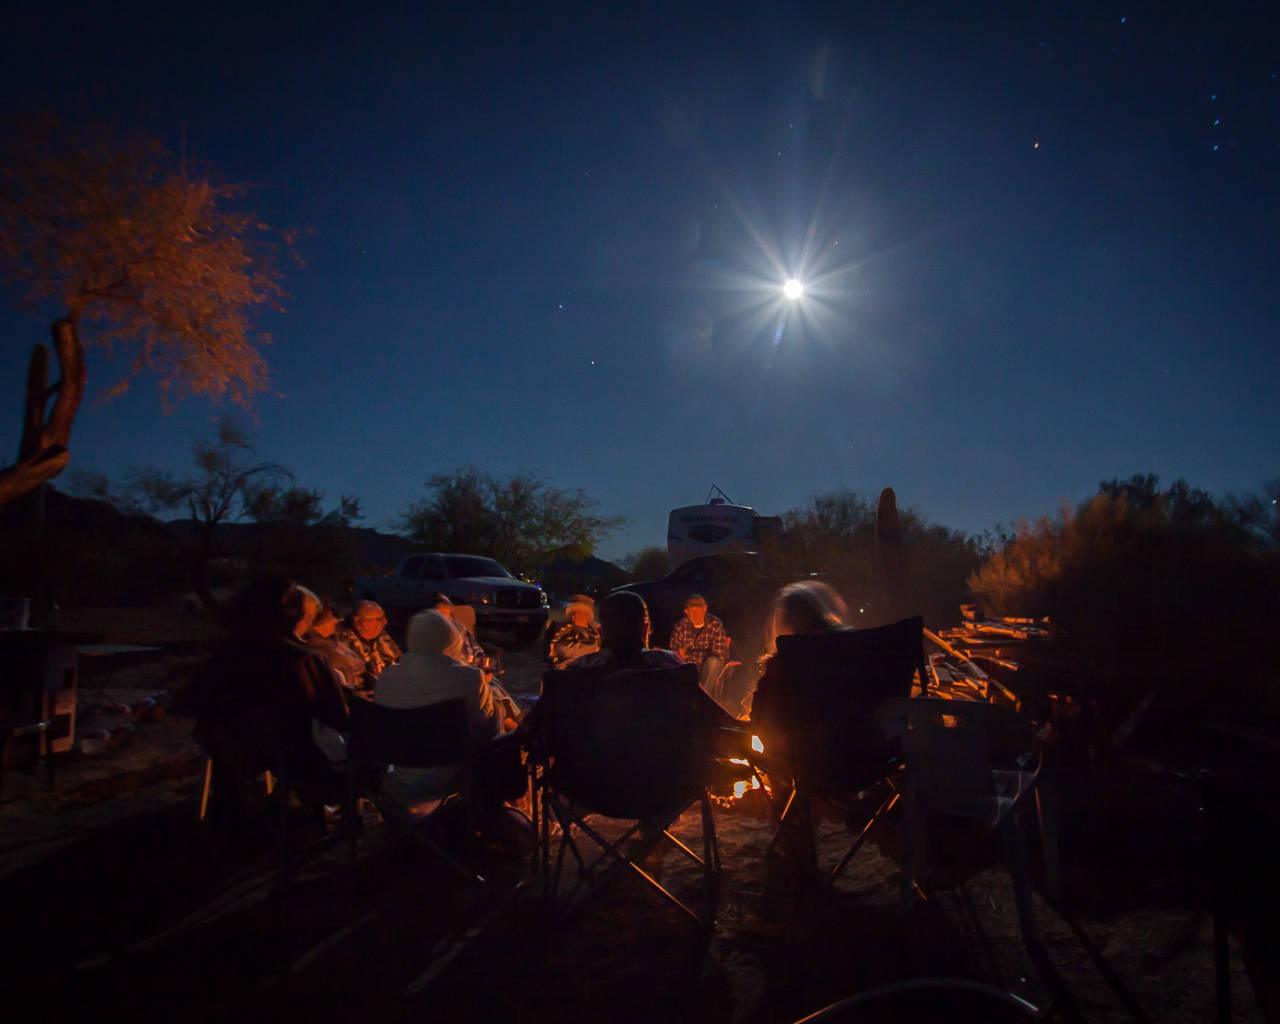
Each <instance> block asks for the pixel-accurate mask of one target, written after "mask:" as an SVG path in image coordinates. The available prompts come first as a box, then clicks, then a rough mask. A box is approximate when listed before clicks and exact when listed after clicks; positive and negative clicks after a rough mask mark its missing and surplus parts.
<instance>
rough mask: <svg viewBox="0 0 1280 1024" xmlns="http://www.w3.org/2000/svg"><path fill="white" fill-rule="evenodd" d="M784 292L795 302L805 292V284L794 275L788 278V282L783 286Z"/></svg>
mask: <svg viewBox="0 0 1280 1024" xmlns="http://www.w3.org/2000/svg"><path fill="white" fill-rule="evenodd" d="M782 294H783V295H785V296H786V297H787V298H788V299H790V300H791V301H792V302H795V301H796V299H798V298H800V296H801V295H803V294H804V285H803V284H801V283H800V282H799V281H798V280H796V279H795V278H794V277H790V278H788V279H787V282H786V284H784V285H783V286H782Z"/></svg>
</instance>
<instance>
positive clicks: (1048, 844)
mask: <svg viewBox="0 0 1280 1024" xmlns="http://www.w3.org/2000/svg"><path fill="white" fill-rule="evenodd" d="M878 718H879V720H880V723H881V727H882V729H883V730H884V732H885V733H886V735H890V736H897V737H900V738H901V740H902V744H903V752H904V758H905V761H906V772H905V779H904V783H903V794H904V799H903V804H904V807H905V814H904V818H903V828H902V865H901V872H900V875H899V878H900V883H899V892H900V905H901V909H902V910H903V911H905V910H906V908H907V906H908V905H909V903H910V901H911V899H912V896H913V893H914V891H915V888H916V886H915V879H916V876H917V874H918V873H919V871H920V869H921V867H922V865H923V863H924V859H925V850H926V836H927V823H928V820H929V818H930V816H933V815H945V816H949V817H957V818H966V819H971V820H973V821H975V822H977V823H978V824H979V825H980V826H981V827H983V828H984V830H985V831H986V832H988V833H989V832H991V831H994V830H997V829H998V830H999V831H1000V833H1001V835H1002V837H1003V839H1004V844H1005V849H1006V853H1007V855H1008V858H1009V873H1010V876H1011V877H1012V880H1013V891H1014V898H1015V900H1016V902H1017V907H1018V919H1019V922H1020V924H1021V926H1022V932H1023V936H1024V937H1025V938H1027V939H1031V938H1032V937H1033V935H1034V933H1035V925H1034V919H1033V917H1032V913H1031V891H1030V881H1029V878H1028V871H1027V851H1026V841H1025V836H1024V824H1025V823H1024V821H1023V814H1024V812H1025V811H1026V810H1027V809H1028V798H1029V797H1030V798H1031V802H1030V805H1031V806H1034V807H1035V808H1036V811H1037V816H1038V820H1039V823H1040V828H1041V836H1042V839H1043V842H1044V850H1045V860H1046V865H1047V868H1048V872H1049V884H1050V887H1051V889H1053V890H1056V888H1057V878H1056V873H1057V842H1056V834H1055V829H1054V827H1053V823H1052V822H1046V820H1045V817H1044V815H1043V814H1040V813H1039V811H1040V804H1039V797H1038V792H1037V782H1038V780H1039V776H1040V752H1039V750H1038V746H1037V744H1036V741H1035V736H1034V734H1033V733H1032V730H1031V727H1030V723H1028V722H1027V721H1026V720H1025V719H1024V718H1022V716H1021V715H1019V714H1018V713H1017V712H1016V711H1014V710H1013V709H1012V708H1009V707H1005V706H1002V705H996V704H988V703H985V702H980V701H969V700H941V699H938V698H916V699H914V700H909V699H900V700H893V701H888V702H886V703H885V704H884V705H883V706H882V707H881V708H880V711H879V712H878ZM1032 794H1035V796H1032Z"/></svg>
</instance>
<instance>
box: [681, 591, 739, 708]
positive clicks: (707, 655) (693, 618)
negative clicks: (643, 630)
mask: <svg viewBox="0 0 1280 1024" xmlns="http://www.w3.org/2000/svg"><path fill="white" fill-rule="evenodd" d="M668 646H670V648H671V649H672V650H673V651H675V652H676V654H678V655H680V657H682V658H683V659H684V660H685V661H688V662H691V663H693V664H694V665H697V666H698V685H699V686H701V687H702V688H703V689H704V690H706V691H708V692H711V691H712V689H713V688H714V686H715V683H716V681H717V680H718V679H719V678H720V673H721V672H722V671H724V666H725V662H727V661H728V660H729V636H728V634H726V633H725V631H724V623H723V622H721V621H720V620H719V619H718V618H716V617H715V616H714V615H711V614H710V613H708V611H707V601H706V598H704V597H703V596H702V595H701V594H694V595H692V596H691V597H690V598H689V599H688V600H687V601H685V603H684V618H682V619H681V620H680V621H679V622H677V623H676V626H675V629H673V630H672V631H671V643H670V644H669V645H668Z"/></svg>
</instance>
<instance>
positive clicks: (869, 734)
mask: <svg viewBox="0 0 1280 1024" xmlns="http://www.w3.org/2000/svg"><path fill="white" fill-rule="evenodd" d="M923 629H924V622H923V620H922V619H921V618H920V617H919V616H917V617H915V618H911V619H904V620H903V621H902V622H898V623H895V624H894V625H891V626H881V627H879V628H876V629H860V630H847V631H841V632H837V633H823V634H817V635H803V636H780V637H778V642H777V643H778V650H777V654H776V655H775V656H774V663H773V664H770V666H769V667H768V668H767V669H766V672H765V675H764V676H762V677H761V680H760V688H759V689H758V690H757V693H756V697H755V701H754V704H753V709H752V730H753V731H754V732H756V733H757V734H759V736H760V737H761V739H762V741H763V745H764V751H763V758H762V759H761V761H760V764H761V766H762V768H763V770H764V771H765V773H766V774H767V776H768V778H769V786H768V789H769V790H770V791H771V794H772V795H771V799H772V800H774V801H778V802H781V803H782V808H781V810H780V811H779V810H778V809H777V807H776V806H775V807H774V810H775V814H776V819H777V829H776V831H775V833H774V835H773V838H772V839H771V840H770V847H771V848H772V847H773V846H774V845H775V844H777V843H778V842H779V841H780V840H781V841H785V842H787V843H788V844H789V845H790V847H791V850H792V852H793V854H795V855H796V858H797V860H798V861H799V864H800V867H801V868H802V870H804V871H805V872H806V873H811V874H815V875H816V874H817V873H818V866H817V848H816V845H815V840H814V830H813V804H814V801H815V800H821V801H823V802H825V803H828V804H830V805H832V806H834V807H836V808H837V809H838V810H840V811H841V812H842V813H843V814H844V815H845V817H846V820H848V821H849V823H850V827H854V824H855V822H856V821H857V820H860V818H861V812H858V813H855V797H856V795H857V794H859V793H861V792H865V791H873V790H879V791H880V797H881V799H880V803H879V806H878V807H877V808H876V810H875V811H873V812H872V813H871V814H870V816H869V817H868V818H867V819H866V820H865V823H864V824H863V825H862V827H861V830H860V831H859V833H858V835H857V836H856V837H855V838H854V839H853V841H852V844H851V845H850V846H849V848H848V849H847V850H846V852H845V854H844V856H843V857H842V858H841V859H840V862H839V863H838V864H837V865H836V867H835V868H834V869H833V870H832V871H831V872H829V873H828V874H827V875H826V879H825V881H826V884H828V885H831V884H833V883H834V882H835V881H836V879H837V878H838V877H839V876H840V873H841V872H842V871H844V869H845V867H846V866H847V865H848V863H849V861H850V860H851V859H852V857H853V855H854V854H855V853H857V851H858V850H859V849H860V848H861V846H862V844H863V842H865V840H866V837H867V834H868V833H869V831H870V829H871V826H872V825H874V824H875V822H876V821H878V820H879V819H880V818H882V817H883V816H884V815H885V814H887V813H888V812H889V810H890V809H891V808H892V807H893V805H894V804H895V803H896V802H897V800H898V792H897V790H896V789H895V788H894V785H893V776H894V774H895V773H896V772H897V769H898V767H899V763H898V761H897V743H896V741H894V740H889V739H886V738H885V737H884V735H883V734H882V733H881V732H880V730H879V729H878V728H877V725H876V718H875V709H876V708H877V706H879V705H880V704H881V703H882V702H883V701H885V700H888V699H891V698H894V697H906V696H907V695H908V694H910V692H911V682H912V679H913V677H914V676H915V675H916V674H917V673H919V675H920V678H921V679H924V678H925V675H924V641H923Z"/></svg>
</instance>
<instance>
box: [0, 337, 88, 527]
mask: <svg viewBox="0 0 1280 1024" xmlns="http://www.w3.org/2000/svg"><path fill="white" fill-rule="evenodd" d="M50 334H52V336H53V351H54V354H55V355H56V356H57V357H58V367H59V369H60V370H61V372H62V379H61V380H60V381H58V383H57V384H56V385H54V388H53V389H52V390H53V391H56V394H57V398H56V399H55V401H54V403H53V409H52V410H50V412H49V416H48V419H45V415H44V411H45V403H46V402H47V401H48V398H49V395H50V393H52V392H50V391H47V390H45V389H43V388H40V389H38V390H39V391H40V393H39V394H37V393H35V392H34V391H33V388H34V385H35V382H36V381H37V380H38V379H42V378H43V376H44V375H45V374H47V372H48V371H47V369H46V370H44V372H43V373H41V372H40V370H41V366H44V367H47V366H48V361H49V356H48V350H46V349H44V346H43V345H37V346H36V349H35V351H33V353H32V356H31V366H30V370H29V372H28V375H27V396H26V405H25V409H24V416H23V422H22V446H21V449H20V450H19V454H18V461H17V462H16V463H15V464H14V465H12V466H9V467H7V468H5V469H3V470H0V505H3V504H5V503H6V502H8V501H10V500H12V499H13V498H16V497H17V496H18V495H20V494H26V493H27V492H28V491H32V490H34V489H35V488H37V487H39V486H40V485H41V484H42V483H44V482H45V481H46V480H49V479H51V478H53V477H55V476H57V475H58V474H59V473H61V472H62V471H63V470H64V469H65V468H66V466H67V463H68V462H69V461H70V459H71V453H70V452H69V451H68V450H67V445H68V443H69V442H70V441H71V427H72V425H73V424H74V423H75V418H76V413H77V412H78V411H79V409H80V402H81V400H82V399H83V398H84V389H85V382H86V373H85V365H84V349H83V348H82V347H81V345H80V336H79V335H78V334H77V332H76V326H75V324H74V323H73V322H72V321H71V320H68V319H65V318H64V319H61V320H55V321H54V322H53V325H52V326H51V327H50ZM42 350H43V352H44V354H43V355H41V354H40V353H41V351H42Z"/></svg>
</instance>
